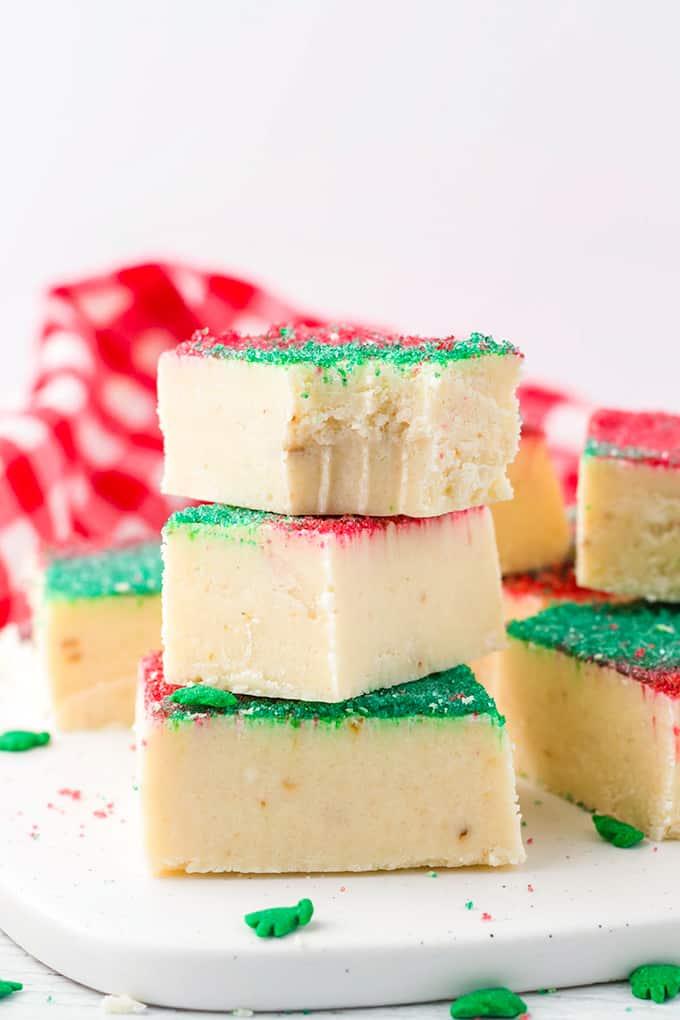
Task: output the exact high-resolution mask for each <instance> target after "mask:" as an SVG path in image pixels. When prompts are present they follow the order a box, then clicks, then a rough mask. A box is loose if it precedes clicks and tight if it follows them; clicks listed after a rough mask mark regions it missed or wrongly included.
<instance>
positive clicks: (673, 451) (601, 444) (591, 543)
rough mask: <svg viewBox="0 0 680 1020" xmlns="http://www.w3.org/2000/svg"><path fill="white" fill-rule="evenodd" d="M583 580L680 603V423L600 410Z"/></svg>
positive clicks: (588, 483)
mask: <svg viewBox="0 0 680 1020" xmlns="http://www.w3.org/2000/svg"><path fill="white" fill-rule="evenodd" d="M576 573H577V576H578V579H579V582H580V583H581V584H584V585H589V586H590V587H593V588H602V589H604V590H605V591H611V592H615V593H617V594H620V595H630V596H635V597H640V598H648V599H660V600H665V601H668V602H678V601H680V417H677V416H675V415H671V414H650V413H646V412H645V413H632V412H628V411H609V410H600V411H596V412H595V414H594V415H593V417H592V419H591V421H590V425H589V428H588V440H587V443H586V447H585V451H584V454H583V457H582V458H581V467H580V473H579V483H578V517H577V554H576Z"/></svg>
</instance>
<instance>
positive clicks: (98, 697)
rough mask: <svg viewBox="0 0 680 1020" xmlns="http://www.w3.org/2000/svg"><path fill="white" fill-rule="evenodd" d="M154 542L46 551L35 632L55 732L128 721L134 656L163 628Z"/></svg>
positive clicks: (132, 709)
mask: <svg viewBox="0 0 680 1020" xmlns="http://www.w3.org/2000/svg"><path fill="white" fill-rule="evenodd" d="M161 568H162V564H161V551H160V543H159V541H158V540H154V541H145V542H135V543H129V544H125V545H120V546H111V547H108V548H105V549H97V550H94V549H89V550H87V551H84V550H82V549H80V550H78V551H70V552H68V551H63V552H54V553H51V554H49V555H48V557H47V562H46V566H45V569H44V575H43V578H42V581H41V583H40V585H39V592H38V596H37V599H36V602H37V604H36V625H37V626H36V635H37V641H38V648H39V654H40V657H41V661H42V664H43V668H44V670H45V673H46V677H47V682H48V685H49V691H50V697H51V701H52V708H53V711H54V716H55V721H56V724H57V726H58V727H59V729H62V730H76V729H96V728H98V727H102V726H109V725H112V724H117V725H123V726H130V725H131V724H132V721H133V719H134V712H135V690H136V682H137V668H138V663H139V659H140V657H141V656H142V655H145V654H146V653H147V652H149V651H150V650H151V649H153V648H155V647H157V646H158V642H159V638H160V632H161Z"/></svg>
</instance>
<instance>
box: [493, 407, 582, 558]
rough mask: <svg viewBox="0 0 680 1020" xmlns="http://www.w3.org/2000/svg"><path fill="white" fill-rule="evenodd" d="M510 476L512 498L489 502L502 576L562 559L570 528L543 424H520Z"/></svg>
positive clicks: (564, 555) (564, 556)
mask: <svg viewBox="0 0 680 1020" xmlns="http://www.w3.org/2000/svg"><path fill="white" fill-rule="evenodd" d="M508 478H509V479H510V484H511V485H512V490H513V493H514V495H513V497H512V499H509V500H504V501H503V502H500V503H494V504H492V506H491V513H492V514H493V521H494V526H495V529H496V541H497V543H498V556H499V559H500V564H501V572H502V573H503V576H505V575H506V574H517V573H520V572H524V571H528V570H538V569H540V568H541V567H549V566H550V565H551V564H554V563H561V562H562V561H564V560H565V559H566V558H567V556H568V554H569V550H570V547H571V542H572V539H571V528H570V526H569V520H568V518H567V511H566V507H565V504H564V498H563V496H562V486H561V485H560V481H559V478H558V477H557V472H556V471H555V467H554V465H553V463H552V461H551V459H550V453H549V451H548V444H547V441H546V437H545V433H544V432H543V430H542V429H538V428H532V427H531V426H529V425H522V437H521V439H520V444H519V450H518V451H517V456H516V457H515V459H514V461H513V462H512V464H510V465H509V467H508Z"/></svg>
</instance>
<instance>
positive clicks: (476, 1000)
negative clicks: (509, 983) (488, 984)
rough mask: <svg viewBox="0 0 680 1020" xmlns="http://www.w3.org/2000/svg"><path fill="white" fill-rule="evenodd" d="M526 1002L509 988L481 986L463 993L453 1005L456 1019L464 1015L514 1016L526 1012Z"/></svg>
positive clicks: (452, 1011) (452, 1014)
mask: <svg viewBox="0 0 680 1020" xmlns="http://www.w3.org/2000/svg"><path fill="white" fill-rule="evenodd" d="M526 1011H527V1006H526V1003H525V1002H524V1001H523V1000H522V999H520V997H519V995H515V993H514V992H511V991H510V989H509V988H480V989H478V990H477V991H476V992H470V994H469V995H461V997H460V998H459V999H456V1001H455V1002H454V1003H452V1005H451V1016H452V1017H454V1020H458V1018H460V1020H463V1018H464V1017H484V1016H488V1017H514V1016H520V1015H521V1014H522V1013H526Z"/></svg>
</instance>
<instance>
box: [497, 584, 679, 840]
mask: <svg viewBox="0 0 680 1020" xmlns="http://www.w3.org/2000/svg"><path fill="white" fill-rule="evenodd" d="M508 635H509V647H508V649H507V651H506V653H505V656H504V668H503V672H502V681H501V682H502V690H501V703H502V705H503V710H504V711H505V712H507V714H508V718H509V720H510V722H511V725H512V734H513V737H514V739H515V741H516V744H517V750H516V762H517V768H518V771H519V772H520V773H526V774H527V775H528V777H529V778H530V779H531V780H533V781H536V782H539V783H541V784H542V785H544V786H545V787H547V789H549V790H551V791H552V792H553V793H557V794H561V795H562V796H566V797H569V799H572V800H575V801H577V802H580V803H582V804H584V805H585V806H586V807H588V808H590V809H591V810H595V811H597V812H599V813H601V814H606V815H613V816H614V817H615V818H618V819H619V820H621V821H623V822H627V823H629V824H630V825H634V826H635V827H636V828H638V829H641V830H642V831H643V832H645V833H647V835H648V836H650V837H651V838H652V839H664V838H667V839H678V838H680V608H678V607H675V606H670V605H662V604H659V603H646V602H635V603H626V604H621V603H619V604H611V603H605V602H598V603H584V604H580V605H577V604H574V603H564V604H562V605H556V606H551V607H550V608H549V609H546V610H544V611H543V612H542V613H539V614H538V615H537V616H533V617H531V618H530V619H527V620H523V621H515V622H513V623H511V624H510V625H509V627H508Z"/></svg>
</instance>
